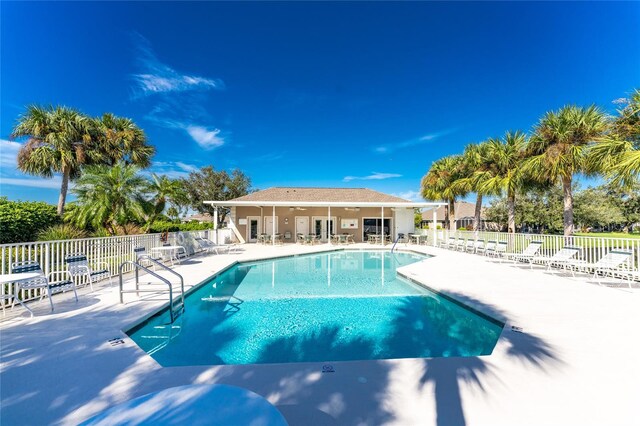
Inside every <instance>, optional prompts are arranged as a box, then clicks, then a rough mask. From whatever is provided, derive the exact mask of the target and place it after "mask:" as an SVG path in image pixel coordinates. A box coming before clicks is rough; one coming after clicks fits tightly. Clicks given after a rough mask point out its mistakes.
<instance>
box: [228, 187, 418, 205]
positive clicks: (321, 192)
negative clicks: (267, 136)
mask: <svg viewBox="0 0 640 426" xmlns="http://www.w3.org/2000/svg"><path fill="white" fill-rule="evenodd" d="M232 201H256V202H270V201H292V202H293V201H295V202H323V201H324V202H343V201H352V202H358V203H366V202H372V203H380V202H383V203H384V202H388V203H410V202H411V201H409V200H405V199H404V198H400V197H395V196H393V195H388V194H384V193H382V192H378V191H374V190H372V189H367V188H301V187H274V188H268V189H264V190H262V191H257V192H253V193H251V194H248V195H244V196H242V197H238V198H234V199H233V200H232Z"/></svg>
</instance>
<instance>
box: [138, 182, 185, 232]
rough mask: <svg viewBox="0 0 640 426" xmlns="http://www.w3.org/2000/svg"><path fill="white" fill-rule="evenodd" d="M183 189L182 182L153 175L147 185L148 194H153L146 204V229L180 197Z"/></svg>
mask: <svg viewBox="0 0 640 426" xmlns="http://www.w3.org/2000/svg"><path fill="white" fill-rule="evenodd" d="M182 189H183V186H182V182H181V181H180V180H177V179H169V178H168V177H167V176H158V175H157V174H155V173H152V174H151V179H149V182H148V184H147V188H146V192H147V193H149V194H151V200H150V201H149V202H148V203H145V207H146V210H147V224H146V226H145V228H146V229H149V226H150V225H151V224H152V223H153V222H154V221H155V220H156V219H157V218H158V217H159V216H160V215H161V214H162V212H164V210H165V208H166V207H167V203H168V202H169V201H171V200H173V199H174V197H180V196H181V195H182V193H181V191H182Z"/></svg>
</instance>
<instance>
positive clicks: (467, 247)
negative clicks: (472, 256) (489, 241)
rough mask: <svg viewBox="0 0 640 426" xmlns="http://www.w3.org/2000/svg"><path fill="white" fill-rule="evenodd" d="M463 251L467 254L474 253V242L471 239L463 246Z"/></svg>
mask: <svg viewBox="0 0 640 426" xmlns="http://www.w3.org/2000/svg"><path fill="white" fill-rule="evenodd" d="M464 251H466V252H467V253H473V252H475V251H476V241H475V240H472V239H468V240H467V243H466V244H465V245H464Z"/></svg>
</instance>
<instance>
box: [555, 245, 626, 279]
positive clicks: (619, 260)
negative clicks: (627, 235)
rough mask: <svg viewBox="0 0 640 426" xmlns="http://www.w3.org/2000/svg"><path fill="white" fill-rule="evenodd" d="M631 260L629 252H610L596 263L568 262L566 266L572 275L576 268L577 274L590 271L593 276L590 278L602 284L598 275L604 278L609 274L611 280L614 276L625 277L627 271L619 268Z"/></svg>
mask: <svg viewBox="0 0 640 426" xmlns="http://www.w3.org/2000/svg"><path fill="white" fill-rule="evenodd" d="M631 259H633V252H632V251H631V250H611V251H610V252H609V253H607V254H605V255H604V256H602V257H601V258H600V259H598V261H597V262H582V261H569V262H567V264H568V266H569V267H570V268H571V271H572V273H573V268H576V270H577V271H579V272H585V273H591V271H593V276H592V277H591V278H592V279H595V280H596V281H597V282H598V284H602V282H601V281H600V274H602V275H603V276H604V277H606V276H607V274H611V277H612V278H615V274H619V275H620V276H625V275H626V274H627V272H628V271H629V269H627V270H624V269H621V268H620V267H621V266H622V265H624V264H625V263H627V262H629V261H630V260H631Z"/></svg>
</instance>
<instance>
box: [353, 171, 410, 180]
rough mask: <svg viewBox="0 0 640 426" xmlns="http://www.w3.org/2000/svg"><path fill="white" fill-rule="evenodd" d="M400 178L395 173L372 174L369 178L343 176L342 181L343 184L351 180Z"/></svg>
mask: <svg viewBox="0 0 640 426" xmlns="http://www.w3.org/2000/svg"><path fill="white" fill-rule="evenodd" d="M398 177H402V175H399V174H397V173H379V172H372V173H371V174H370V175H369V176H345V177H344V178H343V179H342V180H343V181H344V182H351V181H352V180H383V179H391V178H398Z"/></svg>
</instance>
